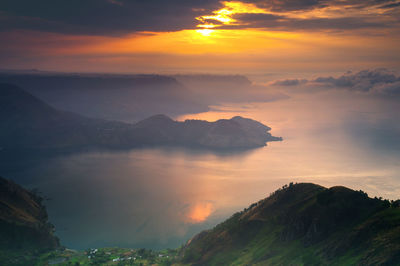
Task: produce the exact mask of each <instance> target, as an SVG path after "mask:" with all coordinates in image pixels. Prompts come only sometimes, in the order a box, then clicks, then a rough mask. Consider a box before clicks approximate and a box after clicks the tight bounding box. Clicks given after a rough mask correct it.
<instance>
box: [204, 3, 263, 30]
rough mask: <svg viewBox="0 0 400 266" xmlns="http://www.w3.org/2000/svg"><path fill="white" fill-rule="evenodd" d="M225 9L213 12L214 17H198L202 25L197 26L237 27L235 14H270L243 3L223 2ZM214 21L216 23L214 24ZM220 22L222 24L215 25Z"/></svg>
mask: <svg viewBox="0 0 400 266" xmlns="http://www.w3.org/2000/svg"><path fill="white" fill-rule="evenodd" d="M222 4H223V5H224V7H223V8H221V9H219V10H216V11H213V12H212V13H213V14H212V15H205V16H200V17H197V18H196V19H197V20H198V21H200V23H201V24H199V25H197V27H199V28H217V27H221V26H222V25H235V24H237V20H236V19H234V18H233V16H234V15H235V14H268V13H269V12H268V11H267V10H265V9H262V8H259V7H257V6H256V5H254V4H247V3H242V2H237V1H234V2H228V1H224V2H222ZM212 21H214V23H213V22H212ZM215 22H218V23H220V24H215Z"/></svg>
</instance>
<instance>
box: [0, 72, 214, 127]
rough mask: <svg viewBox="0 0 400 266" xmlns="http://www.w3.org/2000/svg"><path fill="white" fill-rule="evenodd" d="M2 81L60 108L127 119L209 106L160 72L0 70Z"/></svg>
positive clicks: (100, 116)
mask: <svg viewBox="0 0 400 266" xmlns="http://www.w3.org/2000/svg"><path fill="white" fill-rule="evenodd" d="M0 83H10V84H15V85H17V86H19V87H22V88H24V90H25V91H27V92H29V93H31V94H32V95H34V96H35V97H37V98H39V99H41V100H42V101H44V102H46V103H48V104H49V105H51V106H53V107H54V108H57V109H59V110H64V111H69V112H74V113H78V114H81V115H84V116H88V117H92V118H100V119H108V120H117V121H124V122H128V123H133V122H137V121H140V120H142V119H145V118H147V117H149V116H152V115H155V114H160V113H163V114H168V115H171V116H177V115H182V114H187V113H198V112H205V111H207V110H208V105H207V103H204V102H202V101H199V100H198V97H196V96H195V95H194V94H193V93H192V92H191V91H190V90H189V89H188V88H186V87H185V86H184V85H182V84H181V83H180V82H178V81H177V80H176V79H175V78H173V77H168V76H161V75H111V74H104V75H102V74H61V73H46V72H43V73H42V72H38V73H0Z"/></svg>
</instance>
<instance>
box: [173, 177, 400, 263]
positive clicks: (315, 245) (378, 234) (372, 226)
mask: <svg viewBox="0 0 400 266" xmlns="http://www.w3.org/2000/svg"><path fill="white" fill-rule="evenodd" d="M181 256H182V260H181V263H179V264H184V265H400V208H399V207H398V204H397V202H389V201H386V200H381V199H376V198H375V199H372V198H369V197H368V196H367V194H366V193H364V192H362V191H354V190H351V189H348V188H345V187H332V188H329V189H328V188H324V187H321V186H318V185H314V184H307V183H303V184H295V185H293V184H291V185H289V186H285V187H284V188H282V189H280V190H278V191H276V192H275V193H273V194H272V195H271V196H270V197H268V198H266V199H264V200H261V201H259V202H258V203H255V204H252V205H251V206H250V207H249V208H248V209H245V210H244V211H242V212H239V213H236V214H234V215H233V216H232V217H231V218H230V219H228V220H226V221H225V222H223V223H221V224H219V225H217V226H216V227H215V228H213V229H211V230H209V231H204V232H202V233H200V234H198V235H196V236H195V237H194V238H192V239H191V240H190V241H189V242H188V243H187V244H186V246H185V247H184V248H183V249H182V251H181Z"/></svg>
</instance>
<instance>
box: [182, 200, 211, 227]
mask: <svg viewBox="0 0 400 266" xmlns="http://www.w3.org/2000/svg"><path fill="white" fill-rule="evenodd" d="M213 211H214V206H213V205H212V204H211V203H210V202H204V203H196V204H194V205H193V206H191V207H190V209H189V212H188V213H187V216H186V218H187V220H188V222H190V223H201V222H204V221H205V220H206V219H207V218H208V217H209V216H210V215H211V213H212V212H213Z"/></svg>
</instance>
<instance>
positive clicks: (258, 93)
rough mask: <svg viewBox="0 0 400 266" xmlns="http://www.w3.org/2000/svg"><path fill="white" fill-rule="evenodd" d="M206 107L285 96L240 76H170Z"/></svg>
mask: <svg viewBox="0 0 400 266" xmlns="http://www.w3.org/2000/svg"><path fill="white" fill-rule="evenodd" d="M172 77H173V78H175V79H176V80H177V81H178V82H179V83H181V84H183V85H184V86H185V87H186V88H188V89H190V90H191V91H192V93H193V94H195V95H196V99H201V101H202V102H205V103H207V104H208V105H217V104H221V103H243V102H270V101H276V100H281V99H286V98H288V96H287V95H285V94H282V93H280V92H276V91H272V90H271V89H270V88H268V87H266V86H262V85H257V84H254V83H253V82H251V81H250V80H249V79H248V78H247V77H246V76H242V75H212V74H191V75H190V74H186V75H184V74H180V75H174V76H172Z"/></svg>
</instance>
